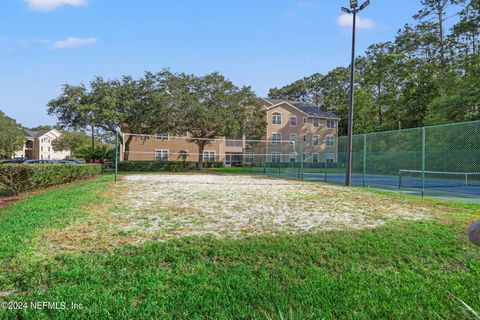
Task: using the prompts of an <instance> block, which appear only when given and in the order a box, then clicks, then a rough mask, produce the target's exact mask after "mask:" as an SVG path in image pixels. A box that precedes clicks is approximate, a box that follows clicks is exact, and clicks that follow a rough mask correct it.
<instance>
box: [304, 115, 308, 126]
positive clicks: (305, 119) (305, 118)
mask: <svg viewBox="0 0 480 320" xmlns="http://www.w3.org/2000/svg"><path fill="white" fill-rule="evenodd" d="M307 122H308V120H307V117H303V124H304V125H305V124H307Z"/></svg>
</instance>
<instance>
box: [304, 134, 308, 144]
mask: <svg viewBox="0 0 480 320" xmlns="http://www.w3.org/2000/svg"><path fill="white" fill-rule="evenodd" d="M303 142H307V135H306V134H304V135H303Z"/></svg>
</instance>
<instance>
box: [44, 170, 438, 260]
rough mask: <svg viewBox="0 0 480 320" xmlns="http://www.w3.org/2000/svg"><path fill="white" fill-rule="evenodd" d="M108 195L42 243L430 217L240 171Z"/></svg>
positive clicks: (376, 199) (83, 244)
mask: <svg viewBox="0 0 480 320" xmlns="http://www.w3.org/2000/svg"><path fill="white" fill-rule="evenodd" d="M107 197H108V198H109V199H110V204H109V205H104V206H102V207H99V208H98V207H97V208H89V211H90V212H91V215H90V217H89V219H87V220H86V221H80V222H79V223H77V224H75V225H73V226H70V227H69V228H67V229H64V230H50V231H48V232H47V233H46V234H45V237H46V240H47V241H46V245H47V247H48V248H49V249H50V250H52V249H53V250H54V251H76V250H90V249H99V248H108V247H112V246H117V245H122V244H127V243H141V242H144V241H148V240H158V241H164V240H168V239H171V238H176V237H185V236H194V235H212V236H215V237H235V238H241V237H245V236H252V235H271V234H279V233H302V232H315V231H322V230H344V229H346V228H352V229H365V228H375V227H378V226H381V225H383V224H385V223H388V222H391V221H398V220H422V219H429V218H430V217H432V216H433V215H432V213H433V211H432V209H430V208H429V207H427V206H423V205H422V204H419V202H418V201H417V202H412V201H410V200H401V199H396V200H392V198H391V197H388V196H384V195H380V194H375V193H371V192H367V191H362V190H358V189H347V188H343V187H336V186H331V185H324V184H319V183H309V182H300V181H292V180H280V179H272V178H264V177H258V176H244V175H242V176H237V175H213V174H210V175H209V174H160V175H151V174H149V175H142V174H139V175H131V176H126V177H124V178H123V179H122V181H121V182H119V183H118V184H117V185H116V187H115V188H114V190H113V191H112V192H111V193H110V194H108V195H107Z"/></svg>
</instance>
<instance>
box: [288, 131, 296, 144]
mask: <svg viewBox="0 0 480 320" xmlns="http://www.w3.org/2000/svg"><path fill="white" fill-rule="evenodd" d="M288 141H290V142H296V141H297V134H296V133H290V134H289V135H288Z"/></svg>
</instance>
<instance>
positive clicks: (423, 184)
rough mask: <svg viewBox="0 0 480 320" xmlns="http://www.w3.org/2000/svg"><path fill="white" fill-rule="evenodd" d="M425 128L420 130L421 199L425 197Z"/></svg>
mask: <svg viewBox="0 0 480 320" xmlns="http://www.w3.org/2000/svg"><path fill="white" fill-rule="evenodd" d="M425 147H426V146H425V127H423V128H422V197H423V196H424V195H425V156H426V154H425Z"/></svg>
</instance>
